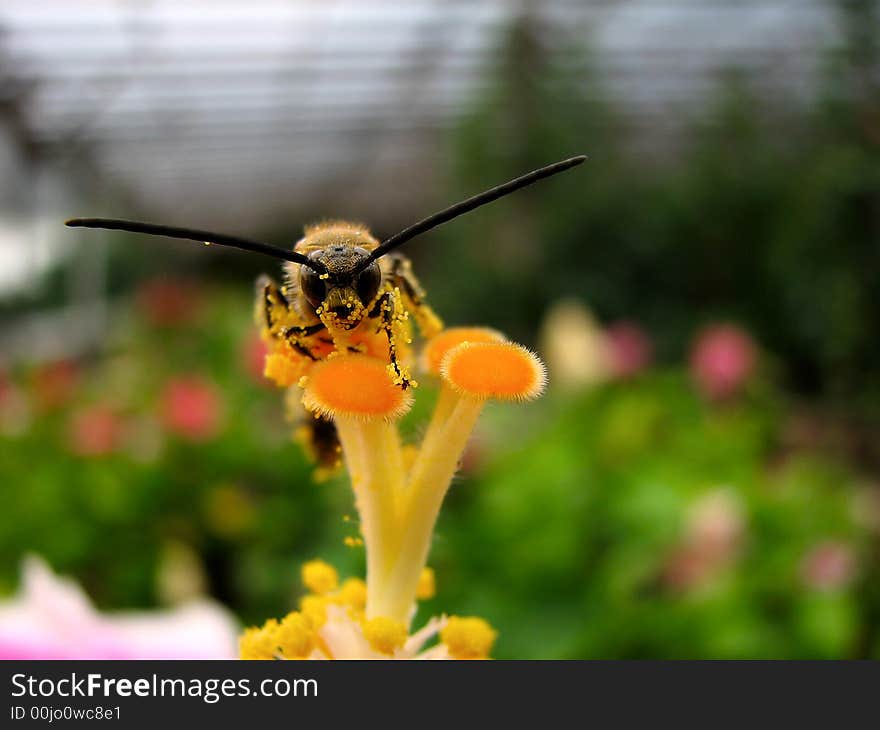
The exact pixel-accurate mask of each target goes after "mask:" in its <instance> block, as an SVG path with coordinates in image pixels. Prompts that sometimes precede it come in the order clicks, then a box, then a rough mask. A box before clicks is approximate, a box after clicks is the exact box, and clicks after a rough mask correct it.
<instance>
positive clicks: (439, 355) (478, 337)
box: [423, 327, 507, 375]
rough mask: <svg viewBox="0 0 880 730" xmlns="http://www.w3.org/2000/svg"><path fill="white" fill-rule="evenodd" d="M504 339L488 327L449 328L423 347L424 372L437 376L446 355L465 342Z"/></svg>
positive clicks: (498, 340) (502, 340)
mask: <svg viewBox="0 0 880 730" xmlns="http://www.w3.org/2000/svg"><path fill="white" fill-rule="evenodd" d="M506 339H507V338H506V337H505V336H504V335H503V334H501V333H500V332H498V331H497V330H493V329H490V328H489V327H450V328H449V329H445V330H443V331H442V332H441V333H440V334H439V335H436V336H435V337H432V338H431V340H430V341H429V342H428V343H427V344H426V345H425V349H424V353H423V358H424V365H425V370H427V371H428V372H431V373H434V374H435V375H439V374H440V367H441V365H442V363H443V358H444V357H446V353H448V352H449V351H450V350H451V349H452V348H453V347H457V346H458V345H461V344H463V343H465V342H504V341H505V340H506Z"/></svg>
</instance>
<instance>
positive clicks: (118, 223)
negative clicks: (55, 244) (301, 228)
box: [64, 218, 327, 274]
mask: <svg viewBox="0 0 880 730" xmlns="http://www.w3.org/2000/svg"><path fill="white" fill-rule="evenodd" d="M64 225H66V226H70V227H71V228H103V229H107V230H111V231H128V232H130V233H147V234H149V235H151V236H165V237H166V238H182V239H185V240H188V241H201V242H202V243H214V244H217V245H218V246H229V247H231V248H238V249H241V250H242V251H251V252H253V253H261V254H263V255H264V256H271V257H272V258H274V259H281V260H282V261H290V262H292V263H295V264H302V265H303V266H308V267H309V268H310V269H314V270H315V271H317V272H318V273H319V274H325V273H327V268H326V267H325V266H324V265H323V264H322V263H321V262H320V261H312V260H311V259H309V258H308V257H306V256H303V255H302V254H301V253H297V252H296V251H288V250H286V249H283V248H280V247H278V246H272V245H271V244H268V243H262V242H261V241H251V240H250V239H247V238H239V237H238V236H228V235H226V234H225V233H212V232H211V231H200V230H197V229H194V228H177V227H175V226H163V225H159V224H157V223H141V222H139V221H128V220H121V219H118V218H72V219H70V220H69V221H65V222H64Z"/></svg>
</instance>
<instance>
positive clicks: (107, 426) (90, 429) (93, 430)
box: [67, 405, 123, 456]
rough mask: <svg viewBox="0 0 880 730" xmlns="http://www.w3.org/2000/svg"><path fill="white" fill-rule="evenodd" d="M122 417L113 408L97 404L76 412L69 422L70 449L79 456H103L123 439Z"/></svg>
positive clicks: (68, 439)
mask: <svg viewBox="0 0 880 730" xmlns="http://www.w3.org/2000/svg"><path fill="white" fill-rule="evenodd" d="M122 435H123V425H122V419H121V418H120V417H119V415H118V414H117V413H116V412H115V411H114V410H113V409H111V408H109V407H107V406H102V405H97V406H90V407H88V408H81V409H80V410H78V411H76V412H74V413H73V414H72V415H71V417H70V421H68V424H67V442H68V444H69V446H70V450H71V451H72V452H73V453H74V454H78V455H79V456H103V455H105V454H109V453H112V452H113V451H115V450H116V449H117V448H118V447H119V444H120V442H121V440H122Z"/></svg>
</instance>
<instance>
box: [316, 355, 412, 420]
mask: <svg viewBox="0 0 880 730" xmlns="http://www.w3.org/2000/svg"><path fill="white" fill-rule="evenodd" d="M303 404H304V405H305V407H306V408H308V409H309V410H311V411H315V412H317V413H320V414H321V415H323V416H327V417H329V418H336V417H349V418H359V419H363V420H369V419H372V418H387V419H393V418H400V417H401V416H403V415H404V414H405V413H406V412H407V411H408V410H409V408H410V406H411V405H412V396H411V395H410V394H409V393H408V392H406V391H404V390H401V389H400V388H398V387H397V386H395V385H394V383H392V382H391V378H390V377H389V376H388V370H387V365H386V363H385V362H384V361H383V360H380V359H379V358H375V357H369V356H368V355H342V356H339V357H333V358H330V359H328V360H322V361H321V362H319V363H317V364H316V365H315V366H314V367H313V368H312V370H311V372H310V373H309V376H308V381H307V382H306V385H305V393H304V394H303Z"/></svg>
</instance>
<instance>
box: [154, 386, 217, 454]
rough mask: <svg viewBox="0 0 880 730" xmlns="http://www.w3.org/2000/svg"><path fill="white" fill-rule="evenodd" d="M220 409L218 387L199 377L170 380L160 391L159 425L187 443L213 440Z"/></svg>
mask: <svg viewBox="0 0 880 730" xmlns="http://www.w3.org/2000/svg"><path fill="white" fill-rule="evenodd" d="M222 410H223V404H222V401H221V398H220V393H219V392H218V390H217V388H216V387H215V386H214V384H213V383H211V382H210V381H208V380H207V379H205V378H203V377H202V376H200V375H189V376H185V377H179V378H173V379H171V380H169V381H168V383H167V384H166V385H165V389H164V391H163V392H162V396H161V417H162V423H163V424H164V426H165V428H166V429H167V430H168V431H171V432H172V433H175V434H177V435H178V436H181V437H182V438H184V439H187V440H188V441H207V440H208V439H211V438H212V437H214V436H215V435H216V434H217V432H218V431H219V430H220V421H221V418H222Z"/></svg>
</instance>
